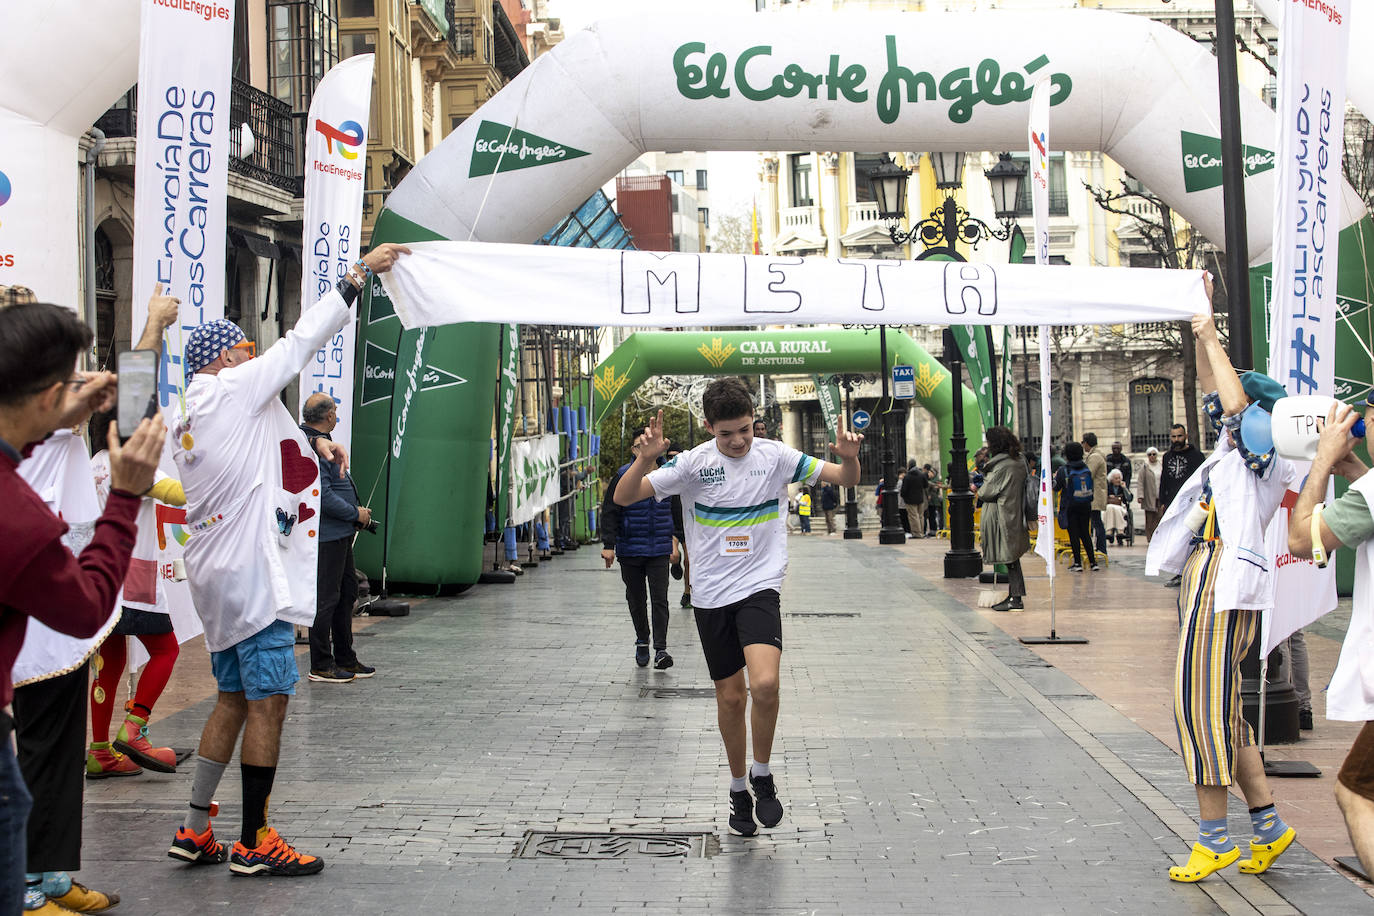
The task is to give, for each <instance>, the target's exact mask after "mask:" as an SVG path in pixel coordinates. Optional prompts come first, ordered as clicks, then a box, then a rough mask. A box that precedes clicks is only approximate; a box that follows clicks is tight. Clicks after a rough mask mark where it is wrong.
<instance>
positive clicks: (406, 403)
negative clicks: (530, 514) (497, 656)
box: [352, 210, 501, 587]
mask: <svg viewBox="0 0 1374 916" xmlns="http://www.w3.org/2000/svg"><path fill="white" fill-rule="evenodd" d="M440 238H441V236H438V235H436V234H435V233H433V232H431V231H430V230H428V229H425V228H423V227H421V226H418V225H416V224H415V223H412V222H410V221H408V220H405V219H403V218H401V217H399V216H397V215H395V214H394V213H392V212H390V211H388V210H383V211H382V213H381V215H380V216H379V217H378V218H377V224H376V227H375V228H374V229H373V232H372V245H373V246H374V247H375V246H376V245H379V244H381V243H383V242H402V243H404V242H415V241H428V240H435V239H440ZM454 295H461V291H460V290H456V289H455V290H454ZM359 315H360V321H359V328H360V334H359V336H360V345H359V353H360V355H361V359H359V360H358V375H357V379H356V384H355V388H354V390H355V392H356V400H357V403H356V405H355V406H356V412H355V414H354V416H355V417H356V419H355V422H354V428H353V456H352V462H353V479H354V480H355V481H356V483H357V485H358V490H359V496H360V498H362V499H363V500H364V502H365V503H367V504H368V505H369V506H370V507H371V508H372V516H373V518H374V519H376V520H377V521H378V522H380V523H381V526H382V528H381V531H380V532H379V533H378V534H377V535H375V536H374V535H369V534H363V535H362V536H361V537H359V538H358V539H357V541H356V542H355V555H356V559H357V564H358V568H360V569H362V570H363V571H364V572H366V573H367V574H368V575H369V576H372V577H373V578H379V577H380V576H381V574H382V567H383V565H385V567H386V574H387V579H388V581H395V582H404V583H417V584H423V585H428V586H435V587H438V586H444V585H467V584H471V583H473V582H476V581H477V577H478V575H479V574H480V573H481V571H482V533H483V530H484V526H485V518H486V492H487V468H488V466H489V454H490V450H491V423H492V405H493V402H494V398H495V393H496V383H497V371H498V367H497V362H498V357H499V351H500V329H501V326H500V325H498V324H458V325H447V326H445V327H441V328H430V329H425V330H417V331H403V329H402V328H401V323H400V321H399V320H398V319H397V318H396V316H395V313H394V311H393V310H392V308H391V303H390V300H388V299H387V298H386V293H385V290H384V289H383V288H382V285H381V283H380V282H378V281H376V280H375V279H374V280H373V282H372V283H371V284H370V285H369V288H368V290H367V295H366V296H365V297H364V303H363V307H362V310H361V311H360V313H359ZM417 350H418V351H419V352H418V354H417ZM417 355H418V358H417Z"/></svg>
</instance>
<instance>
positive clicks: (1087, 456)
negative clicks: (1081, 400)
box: [1083, 433, 1107, 553]
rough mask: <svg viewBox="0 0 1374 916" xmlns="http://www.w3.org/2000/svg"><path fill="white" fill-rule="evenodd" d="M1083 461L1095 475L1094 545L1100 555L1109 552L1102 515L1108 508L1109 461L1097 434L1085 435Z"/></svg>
mask: <svg viewBox="0 0 1374 916" xmlns="http://www.w3.org/2000/svg"><path fill="white" fill-rule="evenodd" d="M1083 460H1084V461H1085V462H1086V463H1087V465H1088V470H1090V471H1092V474H1093V513H1092V531H1093V538H1094V540H1093V543H1094V544H1095V545H1097V552H1098V553H1106V552H1107V529H1106V526H1105V525H1103V523H1102V513H1103V511H1104V510H1105V509H1106V508H1107V459H1106V458H1104V457H1103V455H1102V453H1101V452H1099V451H1098V450H1097V434H1096V433H1084V434H1083Z"/></svg>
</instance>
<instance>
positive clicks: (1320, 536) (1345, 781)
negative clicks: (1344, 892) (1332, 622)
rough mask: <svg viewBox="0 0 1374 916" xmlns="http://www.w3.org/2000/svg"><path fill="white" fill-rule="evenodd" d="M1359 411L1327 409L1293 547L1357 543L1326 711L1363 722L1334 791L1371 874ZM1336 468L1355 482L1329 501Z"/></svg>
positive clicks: (1373, 589)
mask: <svg viewBox="0 0 1374 916" xmlns="http://www.w3.org/2000/svg"><path fill="white" fill-rule="evenodd" d="M1358 419H1359V414H1358V413H1356V412H1355V411H1353V410H1351V409H1350V408H1349V407H1347V406H1346V405H1344V404H1339V405H1333V406H1332V408H1331V410H1330V412H1328V413H1327V415H1326V425H1325V427H1323V429H1322V433H1321V438H1320V439H1319V440H1318V443H1317V455H1316V457H1315V458H1314V459H1313V461H1312V467H1311V470H1310V471H1309V472H1308V474H1307V482H1306V484H1304V486H1303V488H1302V492H1301V493H1300V494H1298V501H1297V504H1296V505H1295V506H1294V507H1293V518H1292V524H1291V525H1289V527H1288V549H1289V550H1290V551H1292V553H1293V556H1295V557H1302V558H1303V559H1308V558H1312V559H1315V560H1316V561H1317V564H1318V565H1325V563H1326V562H1327V559H1328V558H1329V557H1330V555H1331V553H1332V551H1334V550H1335V549H1336V548H1337V547H1341V546H1346V547H1353V548H1355V549H1356V551H1357V555H1356V560H1355V562H1356V564H1357V569H1356V573H1355V594H1354V596H1353V598H1354V600H1353V607H1352V610H1351V615H1350V628H1349V630H1348V631H1347V632H1346V636H1345V642H1344V643H1343V644H1342V645H1341V655H1340V660H1339V661H1338V662H1337V664H1336V673H1335V674H1334V675H1332V677H1331V685H1330V687H1328V688H1327V699H1326V717H1327V718H1328V719H1337V720H1343V721H1351V722H1363V723H1364V727H1363V728H1361V729H1360V733H1359V735H1358V736H1356V738H1355V743H1354V744H1353V745H1351V747H1350V752H1349V753H1348V754H1346V757H1345V762H1344V763H1342V764H1341V769H1340V772H1339V773H1338V774H1336V787H1335V793H1336V803H1337V804H1338V805H1339V806H1340V809H1341V815H1342V816H1343V817H1344V818H1345V826H1346V830H1347V831H1349V833H1350V844H1351V845H1352V846H1354V847H1355V854H1356V855H1357V856H1359V859H1360V864H1361V865H1362V866H1364V870H1365V874H1374V694H1371V692H1370V689H1369V686H1368V685H1370V684H1374V653H1371V652H1370V651H1369V646H1370V645H1371V644H1374V576H1372V575H1371V574H1372V573H1374V569H1372V567H1374V549H1371V544H1370V541H1371V540H1374V512H1372V511H1371V507H1374V474H1369V473H1368V472H1369V468H1367V467H1366V466H1365V464H1364V462H1363V461H1361V460H1360V459H1359V458H1358V457H1357V456H1356V455H1355V454H1354V452H1353V448H1354V446H1355V445H1356V444H1357V443H1358V442H1359V441H1360V440H1359V439H1356V438H1355V437H1353V436H1351V435H1350V428H1351V427H1352V426H1354V424H1355V421H1356V420H1358ZM1364 421H1365V424H1366V426H1374V391H1370V392H1369V394H1368V395H1366V396H1365V410H1364ZM1332 474H1339V475H1341V476H1342V477H1344V478H1345V479H1346V480H1347V481H1349V482H1350V487H1349V488H1348V489H1346V491H1345V493H1344V494H1342V495H1341V496H1340V498H1338V499H1337V500H1336V501H1335V502H1334V503H1332V504H1331V505H1329V506H1325V507H1324V506H1323V502H1322V501H1323V500H1324V499H1325V498H1326V490H1327V484H1328V482H1329V481H1330V479H1331V475H1332ZM1323 508H1324V510H1325V511H1323Z"/></svg>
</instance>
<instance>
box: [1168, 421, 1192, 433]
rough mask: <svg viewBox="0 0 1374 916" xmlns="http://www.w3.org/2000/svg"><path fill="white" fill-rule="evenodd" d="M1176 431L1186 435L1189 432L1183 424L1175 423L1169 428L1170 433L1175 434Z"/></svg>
mask: <svg viewBox="0 0 1374 916" xmlns="http://www.w3.org/2000/svg"><path fill="white" fill-rule="evenodd" d="M1176 429H1181V430H1183V431H1184V432H1185V433H1186V432H1187V431H1188V428H1187V427H1186V426H1184V425H1183V424H1182V423H1174V424H1172V425H1171V426H1170V427H1169V432H1173V431H1174V430H1176Z"/></svg>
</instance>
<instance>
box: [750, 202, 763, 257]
mask: <svg viewBox="0 0 1374 916" xmlns="http://www.w3.org/2000/svg"><path fill="white" fill-rule="evenodd" d="M750 231H751V232H752V237H753V239H754V247H753V248H752V249H750V253H751V254H763V249H762V248H761V247H759V199H758V198H757V197H755V198H754V210H753V213H752V215H751V217H750Z"/></svg>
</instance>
